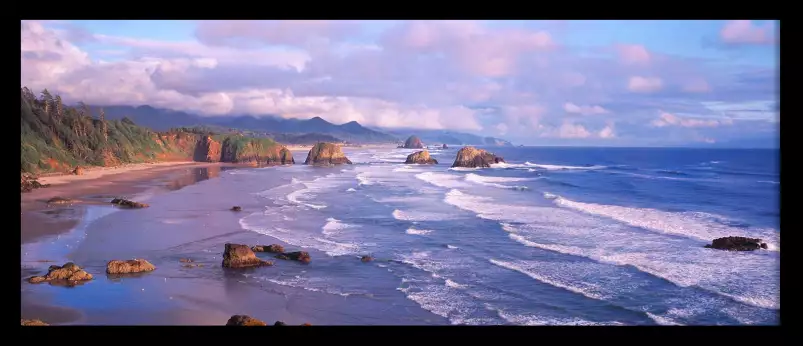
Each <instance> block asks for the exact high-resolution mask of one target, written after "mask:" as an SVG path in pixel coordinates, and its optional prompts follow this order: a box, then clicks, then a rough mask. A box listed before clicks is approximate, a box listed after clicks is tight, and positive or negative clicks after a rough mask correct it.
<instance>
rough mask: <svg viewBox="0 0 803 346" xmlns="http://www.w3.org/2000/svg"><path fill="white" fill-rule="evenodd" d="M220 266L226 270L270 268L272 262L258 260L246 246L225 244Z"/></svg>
mask: <svg viewBox="0 0 803 346" xmlns="http://www.w3.org/2000/svg"><path fill="white" fill-rule="evenodd" d="M222 265H223V267H226V268H247V267H259V266H271V265H273V262H268V261H264V260H262V259H259V258H258V257H257V256H256V254H254V251H252V250H251V249H250V248H249V247H248V245H242V244H230V243H226V245H225V249H224V250H223V264H222Z"/></svg>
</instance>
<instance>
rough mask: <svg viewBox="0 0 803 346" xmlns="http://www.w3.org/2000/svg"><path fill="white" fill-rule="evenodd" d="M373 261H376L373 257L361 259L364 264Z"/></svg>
mask: <svg viewBox="0 0 803 346" xmlns="http://www.w3.org/2000/svg"><path fill="white" fill-rule="evenodd" d="M373 260H374V258H373V257H371V256H362V257H360V261H362V262H363V263H368V262H371V261H373Z"/></svg>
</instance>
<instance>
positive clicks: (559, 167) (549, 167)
mask: <svg viewBox="0 0 803 346" xmlns="http://www.w3.org/2000/svg"><path fill="white" fill-rule="evenodd" d="M524 166H529V167H536V168H541V169H545V170H548V171H566V170H594V169H605V168H608V167H607V166H600V165H594V166H562V165H545V164H540V163H531V162H525V163H524Z"/></svg>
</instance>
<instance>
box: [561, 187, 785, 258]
mask: <svg viewBox="0 0 803 346" xmlns="http://www.w3.org/2000/svg"><path fill="white" fill-rule="evenodd" d="M553 201H554V203H555V204H557V205H559V206H561V207H566V208H571V209H574V210H578V211H581V212H584V213H588V214H593V215H598V216H603V217H607V218H610V219H613V220H616V221H619V222H623V223H625V224H628V225H631V226H635V227H639V228H643V229H646V230H650V231H655V232H661V233H665V234H672V235H678V236H683V237H688V238H692V239H698V240H701V241H703V242H710V241H711V240H713V239H716V238H721V237H728V236H742V237H756V236H758V237H759V238H761V239H763V240H764V241H765V242H767V243H768V245H770V244H772V246H773V248H776V249H777V248H779V247H780V234H779V233H778V232H775V230H772V229H750V231H749V232H748V231H746V230H745V229H742V228H736V227H731V226H727V225H724V224H722V223H721V222H720V221H727V220H728V219H727V218H726V217H724V216H720V215H714V214H708V213H699V212H683V213H674V212H666V211H661V210H657V209H649V208H630V207H622V206H615V205H605V204H595V203H582V202H576V201H572V200H569V199H566V198H563V197H558V198H555V199H554V200H553Z"/></svg>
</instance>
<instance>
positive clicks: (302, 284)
mask: <svg viewBox="0 0 803 346" xmlns="http://www.w3.org/2000/svg"><path fill="white" fill-rule="evenodd" d="M244 275H245V276H246V277H252V278H253V279H256V280H261V281H268V282H272V283H274V284H277V285H282V286H287V287H293V288H302V289H304V290H307V291H311V292H320V293H327V294H332V295H338V296H341V297H348V296H351V295H353V294H355V293H348V292H343V291H340V290H338V289H336V288H334V287H315V286H320V285H321V284H322V282H321V281H322V280H314V279H310V278H305V277H302V276H300V275H296V276H294V277H292V278H285V279H274V278H267V277H262V276H251V275H250V274H248V273H246V274H244ZM357 294H359V293H357Z"/></svg>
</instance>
